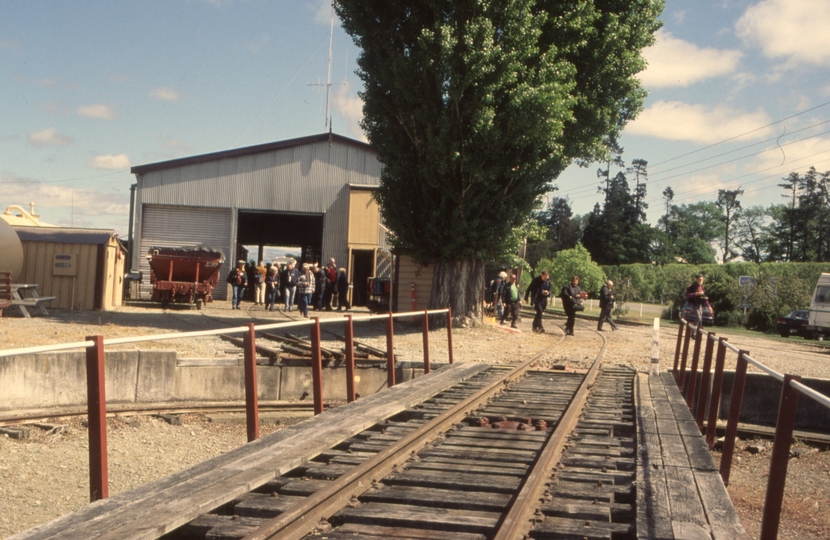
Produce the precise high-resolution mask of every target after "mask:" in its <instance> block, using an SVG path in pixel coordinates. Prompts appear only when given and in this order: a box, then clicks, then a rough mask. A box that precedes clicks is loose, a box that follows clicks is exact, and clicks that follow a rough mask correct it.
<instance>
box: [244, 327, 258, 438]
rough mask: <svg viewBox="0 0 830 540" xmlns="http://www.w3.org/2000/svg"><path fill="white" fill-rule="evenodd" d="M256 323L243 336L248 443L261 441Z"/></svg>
mask: <svg viewBox="0 0 830 540" xmlns="http://www.w3.org/2000/svg"><path fill="white" fill-rule="evenodd" d="M254 332H255V331H254V323H248V331H247V332H245V334H244V335H243V336H242V350H243V352H244V354H245V424H246V426H247V428H248V442H251V441H255V440H257V439H259V395H258V394H257V392H258V388H259V387H258V385H257V373H256V335H255V333H254Z"/></svg>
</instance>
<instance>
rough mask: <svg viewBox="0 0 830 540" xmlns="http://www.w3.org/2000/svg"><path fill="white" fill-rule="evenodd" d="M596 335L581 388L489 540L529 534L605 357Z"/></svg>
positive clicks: (520, 536)
mask: <svg viewBox="0 0 830 540" xmlns="http://www.w3.org/2000/svg"><path fill="white" fill-rule="evenodd" d="M597 334H599V337H600V338H602V348H601V349H600V351H599V354H597V357H596V359H594V363H593V364H592V365H591V368H590V369H589V370H588V373H587V374H586V375H585V378H584V379H583V380H582V384H580V385H579V388H578V389H577V391H576V393H575V394H574V396H573V398H572V399H571V402H570V403H569V404H568V407H567V409H565V412H564V413H563V414H562V416H561V417H560V419H559V422H558V423H557V424H556V428H555V429H554V430H553V432H552V433H551V434H550V436H549V437H548V440H547V441H546V442H545V445H544V447H543V448H542V450H541V452H540V453H539V457H538V458H537V459H536V462H535V463H534V464H533V466H532V468H531V470H530V472H529V474H528V475H527V476H526V477H525V481H524V484H523V485H522V488H521V490H520V491H519V493H518V494H517V495H516V497H515V498H514V499H513V502H512V503H511V505H510V509H509V510H508V512H507V514H506V515H505V516H504V518H503V519H502V521H501V523H500V525H499V526H498V529H497V531H496V534H495V535H494V536H493V540H514V539H516V538H524V537H525V534H527V533H528V532H530V529H531V528H532V526H533V523H532V522H531V520H530V517H531V515H532V513H533V512H535V510H536V508H538V505H537V504H535V501H538V500H539V499H540V497H541V495H542V493H543V490H544V488H545V483H546V482H548V481H549V479H550V474H551V469H552V468H553V466H554V465H555V464H556V463H557V462H558V461H559V459H560V458H561V457H562V452H563V451H564V449H565V443H566V442H567V440H568V437H569V436H570V434H571V432H573V429H574V427H576V424H577V422H578V421H579V416H580V415H581V414H582V410H583V409H584V408H585V403H586V402H587V400H588V394H589V392H590V390H591V388H592V387H593V385H594V382H596V378H597V375H598V374H599V366H600V364H601V363H602V357H603V355H604V354H605V348H606V347H607V345H608V340H607V339H606V338H605V336H603V335H602V334H600V333H599V332H597Z"/></svg>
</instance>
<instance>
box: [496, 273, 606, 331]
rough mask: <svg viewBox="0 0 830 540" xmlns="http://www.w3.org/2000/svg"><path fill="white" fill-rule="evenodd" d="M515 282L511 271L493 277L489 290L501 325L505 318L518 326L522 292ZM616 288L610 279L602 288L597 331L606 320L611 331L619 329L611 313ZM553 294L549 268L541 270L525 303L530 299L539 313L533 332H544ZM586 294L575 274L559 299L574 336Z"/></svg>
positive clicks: (528, 291)
mask: <svg viewBox="0 0 830 540" xmlns="http://www.w3.org/2000/svg"><path fill="white" fill-rule="evenodd" d="M516 282H517V276H516V274H510V278H509V279H508V277H507V273H506V272H501V273H500V274H499V275H498V276H497V277H496V279H494V280H493V282H492V284H491V289H490V292H491V293H492V297H493V305H494V307H495V310H496V314H497V316H498V317H499V318H500V324H502V325H504V323H505V321H506V320H507V319H508V318H510V319H511V322H510V327H511V328H517V326H516V320H517V319H518V316H519V307H520V305H521V294H520V293H519V286H518V284H517V283H516ZM613 287H614V283H613V282H612V281H611V280H608V281H606V282H605V284H604V285H603V286H602V289H601V290H600V303H599V305H600V317H599V323H598V325H597V330H600V331H601V330H602V326H603V323H605V322H607V323H608V324H609V325H611V330H616V329H617V325H616V324H614V321H613V320H612V319H611V312H612V311H613V309H614V294H613V293H612V292H611V290H612V288H613ZM552 294H553V285H552V284H551V282H550V273H549V272H548V271H547V270H544V271H542V273H541V274H539V275H538V276H536V277H535V278H533V280H532V281H531V282H530V285H529V286H528V288H527V291H525V295H524V300H525V302H528V301H530V302H531V305H532V306H533V309H534V311H535V312H536V315H535V316H534V317H533V331H534V332H535V333H538V334H541V333H543V332H544V331H545V327H544V326H543V324H542V314H543V313H544V312H545V310H546V309H547V307H548V299H549V298H550V297H551V295H552ZM586 297H587V293H585V292H584V291H582V289H580V288H579V276H574V277H573V278H572V279H571V282H570V283H568V284H566V285H565V286H564V287H562V289H561V290H560V292H559V298H561V299H562V307H563V308H564V310H565V315H566V316H567V320H566V322H565V335H568V336H572V335H574V324H575V322H576V312H577V311H582V310H584V309H585V307H584V306H583V305H582V300H583V299H584V298H586Z"/></svg>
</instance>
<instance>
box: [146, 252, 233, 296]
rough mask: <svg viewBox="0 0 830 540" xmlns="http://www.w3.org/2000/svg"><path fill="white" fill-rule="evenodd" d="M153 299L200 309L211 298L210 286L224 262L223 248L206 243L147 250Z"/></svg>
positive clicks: (214, 282) (215, 280) (216, 279)
mask: <svg viewBox="0 0 830 540" xmlns="http://www.w3.org/2000/svg"><path fill="white" fill-rule="evenodd" d="M147 260H148V261H149V263H150V283H152V284H153V298H152V299H153V301H154V302H161V305H162V306H163V307H166V306H167V304H169V303H170V302H174V303H182V304H192V303H194V302H195V303H196V309H202V305H204V304H205V303H206V302H213V295H212V294H211V293H212V292H213V289H214V288H216V284H217V283H218V282H219V270H220V269H221V268H222V263H224V262H225V255H224V253H222V250H220V249H216V248H212V247H207V246H196V247H192V248H190V247H179V248H170V247H152V248H150V253H148V254H147Z"/></svg>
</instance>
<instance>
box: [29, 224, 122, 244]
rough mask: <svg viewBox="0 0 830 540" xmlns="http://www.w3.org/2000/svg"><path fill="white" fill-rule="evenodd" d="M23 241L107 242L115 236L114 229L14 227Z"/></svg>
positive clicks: (60, 242) (57, 242) (62, 242)
mask: <svg viewBox="0 0 830 540" xmlns="http://www.w3.org/2000/svg"><path fill="white" fill-rule="evenodd" d="M14 230H15V232H16V233H17V236H18V237H19V238H20V241H21V242H54V243H56V244H95V245H101V244H107V243H109V241H110V240H111V239H112V238H113V237H114V236H115V231H113V230H112V229H65V228H58V227H14Z"/></svg>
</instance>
